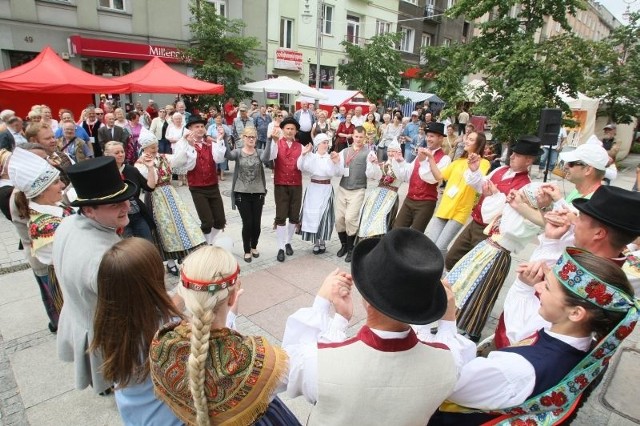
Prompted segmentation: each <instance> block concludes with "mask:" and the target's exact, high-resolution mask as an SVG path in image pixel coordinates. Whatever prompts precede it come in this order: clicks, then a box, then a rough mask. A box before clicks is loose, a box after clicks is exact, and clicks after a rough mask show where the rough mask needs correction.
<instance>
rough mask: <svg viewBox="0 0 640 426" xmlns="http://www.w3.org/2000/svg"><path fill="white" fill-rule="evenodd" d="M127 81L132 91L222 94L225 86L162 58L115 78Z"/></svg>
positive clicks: (123, 81)
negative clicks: (172, 64)
mask: <svg viewBox="0 0 640 426" xmlns="http://www.w3.org/2000/svg"><path fill="white" fill-rule="evenodd" d="M114 80H115V81H118V82H120V83H126V84H128V85H129V87H130V91H131V92H140V93H182V94H189V95H191V94H211V95H221V94H223V93H224V86H222V85H221V84H213V83H208V82H206V81H201V80H197V79H195V78H191V77H189V76H186V75H184V74H182V73H181V72H179V71H176V70H174V69H173V68H171V67H170V66H168V65H167V64H165V63H164V62H163V61H162V60H161V59H160V58H153V59H151V60H150V61H149V62H147V64H146V65H145V66H143V67H142V68H140V69H137V70H135V71H133V72H131V73H129V74H127V75H125V76H122V77H118V78H114Z"/></svg>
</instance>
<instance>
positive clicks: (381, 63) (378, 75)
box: [337, 33, 405, 102]
mask: <svg viewBox="0 0 640 426" xmlns="http://www.w3.org/2000/svg"><path fill="white" fill-rule="evenodd" d="M401 37H402V34H401V33H396V34H390V33H389V34H384V35H379V36H374V37H372V38H371V39H369V40H368V41H367V43H366V44H365V45H364V46H363V47H360V46H358V45H357V44H353V43H349V42H348V41H346V40H345V41H343V42H342V43H340V44H341V45H342V46H343V47H344V48H345V51H346V53H347V58H348V63H346V64H341V65H339V66H338V73H337V74H338V78H339V79H340V81H341V82H343V83H344V84H346V85H347V86H348V87H349V88H351V89H353V90H360V91H361V92H362V93H363V94H364V96H365V97H366V98H367V99H369V100H370V101H371V102H378V100H380V99H399V98H400V96H399V92H400V84H401V73H402V72H404V71H405V65H404V62H403V61H402V55H401V54H400V52H399V51H398V50H397V49H395V46H396V45H397V44H398V43H399V42H400V39H401Z"/></svg>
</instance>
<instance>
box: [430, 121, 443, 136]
mask: <svg viewBox="0 0 640 426" xmlns="http://www.w3.org/2000/svg"><path fill="white" fill-rule="evenodd" d="M425 133H435V134H437V135H440V136H446V134H445V133H444V123H436V122H434V121H432V122H430V123H427V126H426V128H425Z"/></svg>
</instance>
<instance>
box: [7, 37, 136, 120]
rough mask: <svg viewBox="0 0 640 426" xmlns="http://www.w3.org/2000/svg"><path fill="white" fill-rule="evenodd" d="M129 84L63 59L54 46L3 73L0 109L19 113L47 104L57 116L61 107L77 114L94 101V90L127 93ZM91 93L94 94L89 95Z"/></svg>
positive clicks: (97, 91) (22, 113) (95, 91)
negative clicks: (101, 75) (80, 67)
mask: <svg viewBox="0 0 640 426" xmlns="http://www.w3.org/2000/svg"><path fill="white" fill-rule="evenodd" d="M128 91H129V85H128V84H126V83H121V82H117V81H114V80H110V79H107V78H103V77H98V76H95V75H93V74H89V73H87V72H84V71H82V70H81V69H79V68H76V67H74V66H73V65H70V64H68V63H67V62H65V61H64V60H62V59H61V58H60V57H58V55H57V54H56V52H55V51H54V50H53V49H52V48H51V47H45V48H44V50H43V51H42V52H40V54H39V55H38V56H36V57H35V58H34V59H33V60H32V61H29V62H27V63H26V64H23V65H20V66H18V67H15V68H11V69H9V70H6V71H2V72H0V109H5V108H9V109H12V110H14V111H16V112H17V113H18V114H20V115H24V114H26V112H27V111H29V109H30V108H31V105H34V104H43V103H45V104H47V105H49V106H50V107H51V109H52V112H53V114H54V118H56V117H55V115H56V112H57V109H58V108H68V109H71V110H73V111H76V113H77V112H78V111H79V110H81V109H82V108H84V107H86V106H87V104H90V103H93V102H94V100H93V96H92V95H93V94H95V93H103V92H107V93H125V92H128ZM90 95H91V96H90Z"/></svg>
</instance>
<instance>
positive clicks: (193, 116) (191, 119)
mask: <svg viewBox="0 0 640 426" xmlns="http://www.w3.org/2000/svg"><path fill="white" fill-rule="evenodd" d="M196 123H201V124H204V125H205V127H206V125H207V120H205V119H203V118H202V117H200V115H197V114H191V116H190V117H189V120H187V124H186V125H185V127H186V128H187V129H188V128H189V127H191V125H193V124H196Z"/></svg>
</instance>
